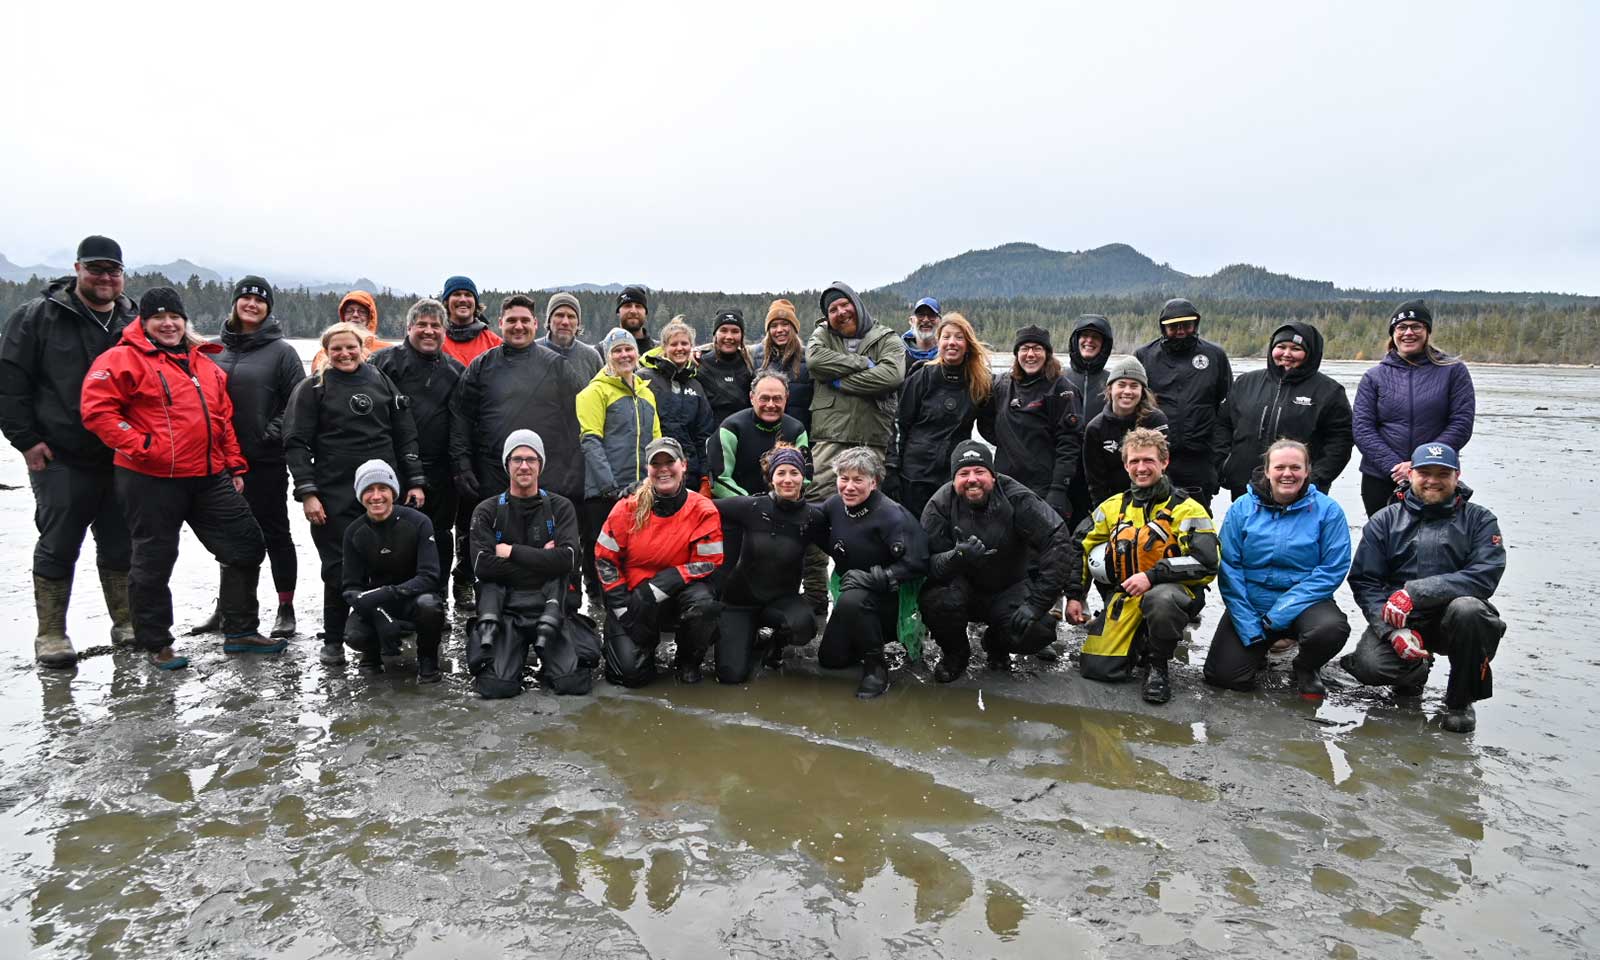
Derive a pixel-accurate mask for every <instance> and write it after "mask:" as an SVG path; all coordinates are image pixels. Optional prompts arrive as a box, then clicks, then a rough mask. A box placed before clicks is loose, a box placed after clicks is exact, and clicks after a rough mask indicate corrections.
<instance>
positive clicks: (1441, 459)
mask: <svg viewBox="0 0 1600 960" xmlns="http://www.w3.org/2000/svg"><path fill="white" fill-rule="evenodd" d="M1418 467H1449V468H1450V469H1451V470H1454V471H1456V472H1457V473H1459V472H1460V471H1461V457H1460V456H1459V455H1458V454H1457V453H1456V448H1455V447H1452V446H1450V444H1448V443H1424V444H1423V445H1422V446H1420V447H1418V448H1417V449H1415V450H1413V451H1412V452H1411V469H1413V470H1415V469H1416V468H1418Z"/></svg>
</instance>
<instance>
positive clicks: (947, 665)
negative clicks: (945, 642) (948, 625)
mask: <svg viewBox="0 0 1600 960" xmlns="http://www.w3.org/2000/svg"><path fill="white" fill-rule="evenodd" d="M940 649H941V652H942V656H940V657H939V665H938V666H937V667H934V668H933V679H935V680H937V681H938V682H940V683H950V682H951V681H954V680H960V679H961V678H962V677H964V676H966V673H967V664H969V663H971V662H972V643H971V642H970V641H969V640H968V639H967V637H966V634H965V633H963V634H962V637H961V642H960V643H953V644H951V645H950V646H949V647H948V648H944V647H941V648H940Z"/></svg>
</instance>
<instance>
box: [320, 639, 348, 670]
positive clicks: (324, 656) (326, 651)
mask: <svg viewBox="0 0 1600 960" xmlns="http://www.w3.org/2000/svg"><path fill="white" fill-rule="evenodd" d="M317 659H318V660H320V661H322V662H323V663H324V664H327V665H328V666H330V667H342V666H344V665H345V663H346V662H347V661H346V660H345V658H344V644H342V643H330V642H326V641H325V642H324V643H323V644H322V650H321V651H320V652H318V654H317Z"/></svg>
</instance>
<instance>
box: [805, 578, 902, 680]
mask: <svg viewBox="0 0 1600 960" xmlns="http://www.w3.org/2000/svg"><path fill="white" fill-rule="evenodd" d="M899 622H900V595H899V593H898V591H893V592H890V593H873V592H872V591H870V590H841V591H839V600H838V602H837V603H836V604H835V605H834V608H833V616H831V617H829V618H828V626H827V627H826V628H825V629H824V630H823V631H822V643H821V644H820V645H819V646H818V647H817V665H818V666H821V667H826V668H827V669H829V670H842V669H844V668H845V667H848V666H852V665H854V664H858V663H860V662H861V660H862V658H864V657H866V656H868V655H872V656H881V655H882V653H883V647H884V644H886V643H890V642H892V641H893V640H895V639H897V633H896V626H897V625H898V624H899Z"/></svg>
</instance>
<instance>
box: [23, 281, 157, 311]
mask: <svg viewBox="0 0 1600 960" xmlns="http://www.w3.org/2000/svg"><path fill="white" fill-rule="evenodd" d="M77 290H78V278H77V277H76V276H69V277H58V278H57V279H55V280H52V281H50V284H49V286H47V287H45V288H44V295H45V297H46V298H47V299H49V300H54V301H55V302H56V303H57V304H59V305H60V306H63V307H66V308H67V309H68V310H73V311H76V312H78V313H80V314H87V312H88V309H89V308H88V307H85V306H84V305H83V301H82V300H79V299H78V296H77ZM112 311H113V313H120V314H124V315H127V316H130V317H133V318H135V319H137V318H138V316H139V305H138V304H136V303H134V302H133V298H132V297H130V296H128V295H127V294H126V293H122V294H118V295H117V303H116V306H115V307H113V308H112Z"/></svg>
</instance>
